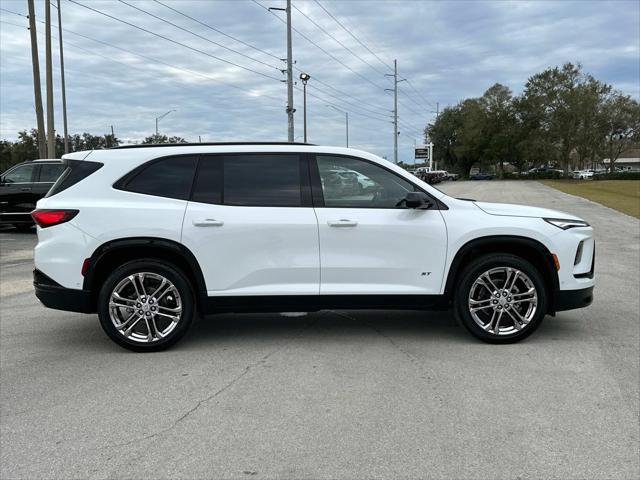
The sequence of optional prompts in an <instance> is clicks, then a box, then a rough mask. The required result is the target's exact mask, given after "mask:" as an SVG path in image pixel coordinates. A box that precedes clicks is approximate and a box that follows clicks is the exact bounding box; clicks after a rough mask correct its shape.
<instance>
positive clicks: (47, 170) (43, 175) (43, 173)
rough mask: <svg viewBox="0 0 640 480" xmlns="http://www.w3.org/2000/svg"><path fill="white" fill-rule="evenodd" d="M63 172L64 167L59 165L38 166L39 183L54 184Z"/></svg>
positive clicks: (46, 164)
mask: <svg viewBox="0 0 640 480" xmlns="http://www.w3.org/2000/svg"><path fill="white" fill-rule="evenodd" d="M63 170H64V165H62V164H61V163H45V164H43V165H41V166H40V179H39V181H40V182H49V183H53V182H55V181H56V180H57V179H58V177H59V176H60V174H61V173H62V171H63Z"/></svg>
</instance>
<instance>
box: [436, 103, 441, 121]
mask: <svg viewBox="0 0 640 480" xmlns="http://www.w3.org/2000/svg"><path fill="white" fill-rule="evenodd" d="M439 116H440V102H436V118H438V117H439Z"/></svg>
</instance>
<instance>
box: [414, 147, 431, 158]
mask: <svg viewBox="0 0 640 480" xmlns="http://www.w3.org/2000/svg"><path fill="white" fill-rule="evenodd" d="M415 158H425V159H429V148H427V147H420V148H416V156H415Z"/></svg>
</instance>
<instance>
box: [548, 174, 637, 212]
mask: <svg viewBox="0 0 640 480" xmlns="http://www.w3.org/2000/svg"><path fill="white" fill-rule="evenodd" d="M542 183H544V184H545V185H549V186H550V187H553V188H557V189H558V190H560V191H562V192H565V193H569V194H571V195H578V196H580V197H584V198H587V199H589V200H593V201H594V202H598V203H601V204H603V205H606V206H607V207H611V208H615V209H616V210H618V211H620V212H622V213H626V214H627V215H632V216H634V217H636V218H640V180H596V181H594V180H542Z"/></svg>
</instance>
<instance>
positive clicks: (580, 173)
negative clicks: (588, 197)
mask: <svg viewBox="0 0 640 480" xmlns="http://www.w3.org/2000/svg"><path fill="white" fill-rule="evenodd" d="M594 173H595V171H593V170H576V171H574V172H573V179H574V180H588V179H590V178H593V175H594Z"/></svg>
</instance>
